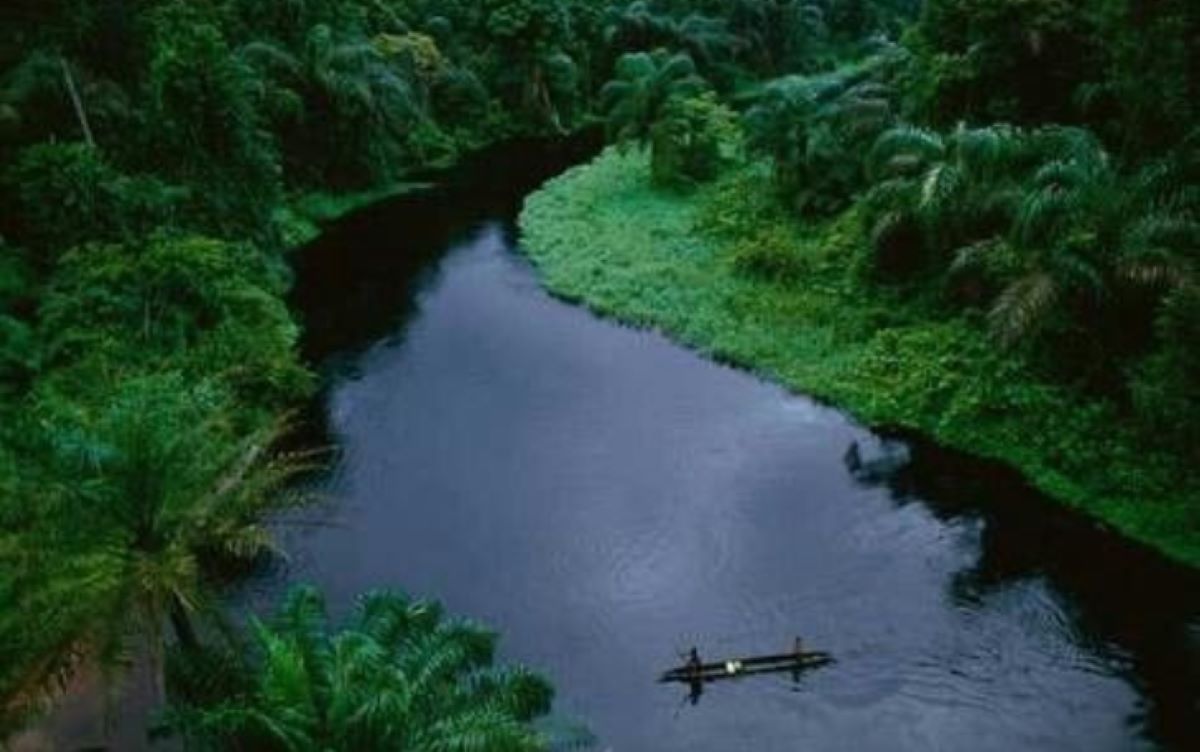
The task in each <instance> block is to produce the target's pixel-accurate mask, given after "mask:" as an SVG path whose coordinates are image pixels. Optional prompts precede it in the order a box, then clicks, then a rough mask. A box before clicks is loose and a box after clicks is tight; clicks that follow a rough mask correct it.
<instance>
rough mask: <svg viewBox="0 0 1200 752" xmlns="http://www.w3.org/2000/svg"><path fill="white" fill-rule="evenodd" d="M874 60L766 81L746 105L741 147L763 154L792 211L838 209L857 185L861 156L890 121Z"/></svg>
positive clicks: (887, 94) (886, 95)
mask: <svg viewBox="0 0 1200 752" xmlns="http://www.w3.org/2000/svg"><path fill="white" fill-rule="evenodd" d="M875 67H876V66H875V64H870V65H867V66H865V67H864V68H862V69H861V70H850V71H835V72H833V73H830V74H827V75H823V76H812V77H802V76H785V77H783V78H779V79H775V80H773V81H769V82H767V84H765V85H764V86H763V88H762V91H761V92H760V93H759V95H758V97H757V98H756V100H755V102H754V105H753V106H752V107H751V108H750V109H749V110H748V111H747V112H746V117H745V126H746V134H747V144H748V146H749V147H750V149H751V150H753V151H755V152H757V153H759V154H762V155H764V156H766V157H769V158H770V160H771V164H772V167H773V170H774V182H775V187H776V189H777V190H778V191H779V192H780V194H781V195H782V196H784V197H785V198H786V199H787V201H788V202H789V203H790V204H791V205H792V207H793V208H794V209H796V210H797V211H799V212H801V213H813V214H828V213H831V212H833V211H837V210H839V209H841V208H843V207H844V206H845V205H846V203H847V202H848V201H849V200H850V198H851V197H852V196H853V195H854V193H856V192H857V191H858V190H859V188H860V187H861V185H862V183H863V172H862V160H861V157H860V155H861V153H862V152H863V151H864V150H865V149H866V148H867V146H868V145H869V144H870V142H871V141H872V140H873V139H874V138H875V135H876V134H878V133H879V132H880V131H881V130H883V129H884V128H886V127H887V126H888V125H890V124H891V123H892V121H893V114H892V106H891V102H890V97H891V93H890V89H889V87H888V86H886V85H885V84H883V83H882V82H881V81H879V80H876V79H877V76H876V70H875Z"/></svg>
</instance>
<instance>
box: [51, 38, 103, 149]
mask: <svg viewBox="0 0 1200 752" xmlns="http://www.w3.org/2000/svg"><path fill="white" fill-rule="evenodd" d="M58 61H59V63H60V64H61V65H62V72H63V81H65V82H66V84H67V93H68V94H70V95H71V106H73V107H74V108H75V117H77V118H79V127H80V128H81V129H82V130H83V138H84V140H85V141H87V145H88V146H90V147H92V148H93V149H94V148H96V140H95V139H94V138H92V126H91V125H90V124H89V123H88V119H87V112H86V111H85V110H84V109H83V100H82V99H80V98H79V89H77V88H76V87H75V77H74V76H72V75H71V66H70V65H68V64H67V59H66V58H65V57H60V58H59V59H58Z"/></svg>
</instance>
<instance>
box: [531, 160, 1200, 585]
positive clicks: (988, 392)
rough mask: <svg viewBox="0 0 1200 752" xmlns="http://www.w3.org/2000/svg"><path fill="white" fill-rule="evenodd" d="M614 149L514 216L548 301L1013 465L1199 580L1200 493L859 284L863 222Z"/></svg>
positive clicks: (1176, 472) (1141, 446)
mask: <svg viewBox="0 0 1200 752" xmlns="http://www.w3.org/2000/svg"><path fill="white" fill-rule="evenodd" d="M648 172H649V168H648V164H647V159H646V157H645V156H644V155H642V154H639V153H636V152H630V153H627V154H622V153H620V152H618V151H615V150H610V151H608V152H606V153H605V154H604V155H602V156H601V157H600V158H598V159H597V160H596V161H595V162H593V163H592V164H590V165H587V166H584V167H580V168H577V169H575V170H572V171H571V172H568V173H567V174H565V175H563V176H562V177H560V178H558V179H556V180H554V181H551V182H550V183H548V184H547V185H546V186H545V187H544V188H543V189H542V190H541V191H539V192H538V193H536V194H534V195H533V196H531V197H530V198H529V200H528V201H527V204H526V207H525V211H524V213H523V215H522V217H521V228H522V231H523V234H524V241H523V242H524V247H525V249H526V251H527V253H528V254H529V256H530V257H531V258H532V260H533V261H534V263H535V264H536V266H537V267H538V269H539V272H540V274H541V276H542V279H543V281H544V283H545V285H546V286H547V287H548V288H549V289H550V290H551V291H552V292H554V293H555V294H557V295H559V296H561V297H563V298H565V299H567V300H571V301H576V302H581V303H583V304H585V305H587V306H588V307H589V308H591V309H593V310H595V311H597V312H599V313H602V314H605V315H611V316H613V317H615V318H618V319H621V320H623V321H626V322H628V323H631V324H633V325H637V326H643V327H652V328H658V329H661V330H663V331H665V332H666V333H668V334H669V335H670V336H672V337H674V338H675V339H677V340H679V341H680V342H682V343H684V344H686V345H688V346H691V347H693V348H695V349H697V350H699V351H700V352H702V353H704V354H707V355H709V356H711V357H714V358H717V359H720V360H724V361H729V362H732V363H735V364H738V365H741V366H744V367H746V368H748V369H750V370H753V371H755V372H757V373H760V374H761V375H763V376H765V377H767V378H770V379H773V380H776V381H778V382H781V383H783V384H785V385H786V386H788V387H790V388H792V389H795V390H798V391H803V392H805V393H808V394H811V395H814V396H816V397H818V398H820V399H823V400H827V401H829V402H831V403H833V404H836V405H839V406H841V407H844V408H846V409H847V410H849V411H850V412H852V413H853V414H854V415H856V416H857V417H858V418H860V419H861V420H863V421H865V422H866V423H869V424H872V425H895V426H903V427H906V428H910V429H915V430H918V431H920V432H922V433H924V434H927V435H929V436H931V437H933V438H935V439H937V440H938V441H940V442H942V443H944V444H947V445H950V446H953V447H955V448H959V449H963V450H967V451H970V452H972V453H974V454H978V455H982V456H986V457H989V458H993V459H997V460H1001V461H1004V462H1006V463H1009V464H1011V465H1013V466H1015V467H1016V468H1018V469H1019V470H1021V471H1022V472H1023V473H1024V474H1025V475H1026V476H1027V477H1028V478H1029V479H1030V481H1031V482H1032V483H1034V484H1035V485H1036V486H1037V487H1039V488H1040V489H1041V490H1043V491H1044V492H1046V493H1047V494H1048V495H1049V496H1051V497H1053V498H1054V499H1057V500H1059V501H1061V502H1063V503H1065V504H1068V505H1070V506H1072V507H1075V508H1078V509H1080V510H1082V511H1083V512H1085V513H1087V514H1089V515H1091V516H1093V517H1095V518H1096V519H1098V520H1101V521H1103V522H1104V523H1106V524H1108V525H1110V526H1112V527H1113V528H1115V529H1117V530H1118V531H1120V532H1121V533H1123V534H1124V535H1127V536H1128V537H1130V538H1133V539H1135V540H1138V541H1141V542H1143V543H1145V544H1148V545H1150V546H1152V547H1154V548H1156V549H1158V550H1160V551H1162V552H1163V553H1165V554H1166V555H1167V556H1169V557H1171V558H1173V559H1176V560H1178V561H1181V562H1184V563H1186V564H1189V565H1191V566H1194V567H1195V566H1200V510H1198V509H1197V505H1196V503H1195V499H1197V498H1200V481H1198V480H1197V479H1196V475H1195V473H1193V472H1190V471H1189V468H1188V463H1187V461H1186V458H1185V457H1184V456H1183V453H1184V451H1186V450H1183V451H1180V452H1178V453H1176V452H1175V451H1173V450H1172V449H1171V448H1170V447H1162V446H1159V447H1154V448H1148V444H1147V437H1144V436H1141V435H1137V434H1135V433H1134V431H1133V429H1130V428H1127V427H1126V425H1127V424H1126V422H1124V421H1123V420H1122V416H1121V415H1120V413H1119V410H1118V408H1117V407H1115V406H1113V405H1111V404H1109V403H1107V402H1102V401H1098V400H1093V399H1089V398H1085V397H1082V396H1080V395H1079V394H1077V393H1076V392H1074V391H1073V390H1070V389H1068V388H1066V387H1064V386H1060V385H1055V384H1053V383H1051V382H1048V381H1044V380H1042V379H1039V378H1038V377H1037V376H1036V375H1035V374H1034V373H1032V372H1031V370H1030V369H1029V367H1028V366H1026V365H1024V364H1023V362H1022V361H1021V360H1020V359H1019V358H1015V357H1012V356H1009V355H1007V354H1005V353H1002V352H1001V351H1000V350H999V349H998V348H997V347H995V346H994V345H993V344H992V343H991V342H990V341H989V339H988V337H987V336H985V335H984V333H983V332H982V331H981V322H978V321H975V320H972V319H971V318H970V317H968V316H962V315H953V316H948V315H946V314H945V313H944V312H943V313H938V312H937V311H936V310H935V309H936V306H935V305H934V304H933V303H931V302H930V301H923V300H920V299H913V298H911V297H907V296H903V295H901V294H900V293H898V292H893V291H889V290H887V289H884V288H879V287H876V286H869V285H866V284H865V283H864V282H862V281H861V280H862V274H861V272H860V270H859V264H860V261H859V259H860V257H861V253H859V249H860V248H861V247H862V246H863V244H864V243H865V239H864V238H863V236H862V231H861V229H860V222H859V221H858V218H857V217H856V216H855V214H854V213H853V211H851V212H848V213H846V214H843V215H841V216H840V217H838V218H836V219H835V220H833V221H831V222H828V223H825V224H822V225H820V226H814V227H802V226H800V225H798V224H797V223H795V222H794V221H792V220H790V219H788V218H787V217H785V216H783V214H782V213H781V212H780V210H779V209H778V208H776V207H775V206H774V205H773V203H772V202H771V201H770V199H769V196H768V193H769V192H767V191H763V190H761V188H760V187H759V186H760V184H761V182H762V181H765V180H766V179H767V176H766V175H765V174H759V172H758V169H757V168H755V167H752V166H748V167H744V168H742V169H741V170H740V171H739V172H737V173H736V174H734V175H731V176H729V177H727V178H726V179H724V180H723V181H722V182H721V183H719V184H717V185H715V186H710V187H707V188H705V189H703V190H701V191H698V192H696V193H693V194H689V195H679V194H671V193H664V192H660V191H657V190H655V189H653V188H652V187H651V186H650V183H649V175H648Z"/></svg>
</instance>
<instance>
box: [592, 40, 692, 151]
mask: <svg viewBox="0 0 1200 752" xmlns="http://www.w3.org/2000/svg"><path fill="white" fill-rule="evenodd" d="M705 88H706V84H705V82H704V79H702V78H700V76H699V75H698V74H697V73H696V64H695V63H694V62H693V61H692V58H691V57H690V56H688V55H686V54H683V53H679V54H675V55H672V54H670V53H668V52H667V51H666V50H656V51H654V52H634V53H630V54H627V55H622V56H621V57H620V59H618V60H617V67H616V77H615V78H614V79H613V80H612V81H609V82H608V83H607V84H605V85H604V88H603V89H602V90H601V98H602V100H603V102H604V106H605V110H606V112H607V115H608V120H607V127H608V132H609V137H610V138H611V139H612V140H614V141H616V142H617V143H626V142H630V141H635V142H637V143H639V144H642V145H649V144H650V142H651V136H652V135H653V130H654V126H655V124H656V123H658V122H659V121H660V120H661V118H662V116H663V113H664V111H665V108H666V106H667V103H668V101H670V99H671V98H672V97H686V96H692V95H696V94H699V93H701V92H702V91H703V90H704V89H705Z"/></svg>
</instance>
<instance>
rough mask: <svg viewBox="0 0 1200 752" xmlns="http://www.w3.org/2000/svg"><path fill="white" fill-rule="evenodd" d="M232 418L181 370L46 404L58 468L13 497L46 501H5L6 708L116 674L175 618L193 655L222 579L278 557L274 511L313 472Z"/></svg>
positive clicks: (44, 448) (38, 435)
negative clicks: (58, 686) (70, 683)
mask: <svg viewBox="0 0 1200 752" xmlns="http://www.w3.org/2000/svg"><path fill="white" fill-rule="evenodd" d="M232 409H233V405H232V403H231V402H230V400H229V396H228V395H227V394H226V393H225V392H224V391H223V390H222V389H220V388H219V387H217V386H216V385H213V384H211V383H206V382H200V383H196V382H195V381H194V380H191V381H189V380H187V379H185V378H183V377H182V376H181V375H180V374H178V373H169V372H168V373H163V374H160V375H154V376H144V377H136V378H131V379H127V380H125V381H124V382H123V383H122V384H121V385H120V386H119V387H117V388H116V389H114V390H113V391H112V392H111V393H110V394H109V395H108V399H107V401H106V402H105V403H103V404H100V405H97V406H91V407H86V408H84V407H81V406H79V405H78V404H77V403H71V402H69V401H64V400H62V399H58V398H54V397H53V396H51V397H48V398H44V399H43V400H42V401H41V402H40V403H39V404H38V406H37V408H36V417H37V422H36V427H37V429H36V431H35V432H33V438H32V441H33V442H34V443H36V444H37V446H38V450H39V452H41V453H43V454H44V455H45V457H46V462H47V464H46V468H45V470H44V471H43V472H44V474H43V472H36V471H35V473H34V474H33V475H34V477H31V478H30V480H29V484H28V485H27V486H20V487H18V493H17V494H15V495H16V498H17V499H24V500H27V501H28V500H32V499H33V498H34V496H33V495H32V494H34V493H36V494H37V497H36V498H37V499H38V501H37V503H36V504H32V505H27V506H25V505H14V506H10V504H11V502H9V501H7V500H6V504H5V506H4V507H3V513H4V515H5V517H6V518H7V519H6V523H7V524H6V525H5V532H4V534H3V536H2V537H0V559H2V560H3V563H4V565H5V569H4V571H5V575H6V576H5V578H4V579H3V581H2V582H0V588H3V591H4V593H5V596H6V598H5V603H6V604H9V607H8V608H6V609H5V613H4V615H3V617H2V618H0V635H2V636H3V640H0V642H2V643H3V644H4V645H5V646H6V648H8V649H10V651H11V654H10V655H9V656H8V658H10V659H11V660H12V661H13V662H12V663H11V664H9V663H8V662H7V661H6V662H5V663H4V670H3V672H0V706H4V707H8V706H9V705H10V704H12V703H14V702H15V703H17V704H25V703H29V702H30V701H32V700H34V699H35V698H36V697H37V691H36V690H37V688H39V687H43V686H45V685H46V684H47V683H50V682H52V681H53V680H54V679H55V678H56V677H58V676H61V675H69V674H70V673H71V672H73V671H74V670H75V669H76V668H77V667H78V666H79V664H80V663H81V662H83V661H85V660H86V661H90V662H91V663H92V664H93V665H94V666H95V667H96V668H99V669H100V670H101V671H103V672H105V673H106V674H107V673H109V672H116V671H119V670H120V669H121V667H122V666H123V665H125V663H126V659H127V656H128V651H129V649H130V648H131V647H132V643H134V642H135V641H136V642H140V643H141V645H142V646H143V648H144V649H146V650H147V651H148V652H149V655H151V656H152V657H156V656H158V655H160V654H161V651H162V647H163V642H164V639H165V638H164V632H163V630H164V626H165V624H166V622H167V621H168V619H169V620H170V621H171V623H172V625H173V626H174V629H175V636H176V639H178V640H179V641H181V642H182V643H183V644H184V645H186V646H194V645H195V642H196V639H197V635H196V632H195V631H194V625H193V619H194V617H196V616H197V615H207V616H211V615H212V610H213V607H214V606H215V604H216V602H215V600H214V592H213V587H214V583H215V580H214V579H213V576H214V575H215V574H216V573H218V572H219V571H222V569H223V568H227V567H228V566H230V565H231V564H233V563H237V562H246V561H251V560H253V559H255V558H256V557H259V556H261V555H263V554H264V553H266V552H269V551H270V550H271V544H270V537H269V534H268V532H267V530H266V528H265V525H264V523H263V520H264V517H265V515H266V514H267V513H269V512H271V511H273V510H278V509H280V508H282V507H283V506H289V505H291V504H292V503H293V502H294V500H295V495H294V494H292V493H290V492H289V491H288V490H287V489H288V488H289V486H290V485H291V482H292V480H293V479H294V478H295V475H296V473H297V472H298V471H300V470H301V469H303V463H302V462H301V461H300V460H299V459H298V458H293V457H287V456H282V457H275V456H272V455H271V454H270V451H269V447H270V445H271V443H273V441H274V438H275V432H274V431H273V430H272V429H271V428H269V427H268V428H265V429H258V430H253V431H250V432H248V433H247V432H244V431H238V429H237V427H236V426H235V423H234V421H233V420H232V418H233V415H232ZM34 427H35V425H34V424H30V425H23V428H24V429H25V430H29V429H31V428H34ZM35 489H36V490H35ZM30 623H36V624H38V627H39V628H38V629H37V630H30V629H29V628H28V625H29V624H30Z"/></svg>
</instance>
